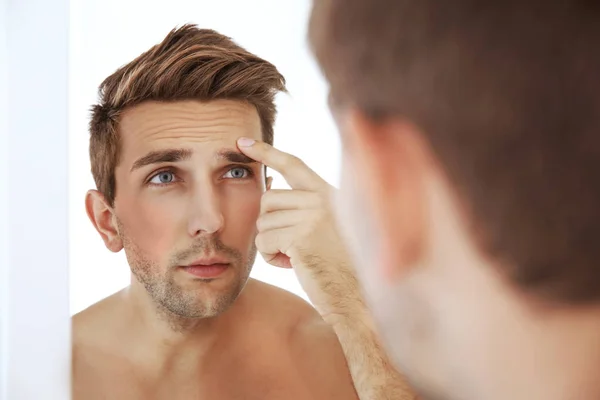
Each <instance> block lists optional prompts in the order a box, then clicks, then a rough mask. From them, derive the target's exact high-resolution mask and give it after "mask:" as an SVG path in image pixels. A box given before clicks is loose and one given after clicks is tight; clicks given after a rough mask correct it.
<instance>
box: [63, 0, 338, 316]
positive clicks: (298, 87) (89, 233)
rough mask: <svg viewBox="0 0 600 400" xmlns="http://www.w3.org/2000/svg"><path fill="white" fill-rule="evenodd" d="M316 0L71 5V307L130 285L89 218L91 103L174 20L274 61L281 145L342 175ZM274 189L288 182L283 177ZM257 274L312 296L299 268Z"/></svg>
mask: <svg viewBox="0 0 600 400" xmlns="http://www.w3.org/2000/svg"><path fill="white" fill-rule="evenodd" d="M309 7H310V0H294V1H283V0H262V1H260V0H253V1H245V0H238V1H232V0H228V1H225V0H218V1H217V0H210V1H204V0H171V1H147V0H102V1H101V0H84V1H76V0H73V1H72V2H71V26H70V28H71V32H70V39H71V43H70V74H69V88H70V89H69V96H70V107H69V112H70V116H69V128H70V133H69V135H70V136H69V146H70V148H69V164H70V169H69V185H70V188H69V203H70V209H69V232H70V253H69V261H70V271H71V272H70V279H71V282H70V294H71V299H70V307H71V313H72V314H74V313H76V312H79V311H81V310H83V309H85V308H86V307H88V306H89V305H91V304H93V303H95V302H97V301H99V300H101V299H102V298H104V297H106V296H108V295H110V294H112V293H113V292H115V291H117V290H119V289H121V288H123V287H125V286H126V285H127V284H128V283H129V279H130V273H129V267H128V265H127V262H126V260H125V256H124V254H123V253H122V252H121V253H119V254H113V253H111V252H110V251H109V250H107V249H106V248H105V247H104V244H103V242H102V240H101V239H100V236H99V235H98V234H97V233H96V231H95V230H94V228H93V227H92V224H91V223H90V222H89V220H88V218H87V216H86V214H85V209H84V196H85V193H86V191H87V190H88V189H90V188H94V187H95V186H94V182H93V179H92V175H91V173H90V164H89V156H88V127H87V124H88V121H89V108H90V106H91V104H93V103H94V102H95V101H96V100H97V87H98V85H99V84H100V83H101V82H102V80H103V79H104V78H106V77H107V76H108V75H110V74H111V73H112V72H113V71H115V70H116V69H117V68H118V67H119V66H121V65H123V64H125V63H127V62H129V61H130V60H132V59H133V58H135V57H137V56H138V55H139V54H140V53H142V52H144V51H146V50H147V49H149V48H150V47H151V46H152V45H154V44H156V43H158V42H160V41H161V40H162V39H163V38H164V36H165V35H166V34H167V33H168V32H169V31H170V30H171V29H173V28H174V27H176V26H180V25H182V24H184V23H188V22H189V23H195V24H198V25H199V26H200V27H202V28H211V29H215V30H217V31H219V32H220V33H223V34H225V35H227V36H230V37H232V38H233V39H234V40H235V41H236V42H238V44H240V45H242V46H244V47H246V49H248V50H249V51H251V52H253V53H255V54H257V55H259V56H261V57H263V58H265V59H267V60H268V61H270V62H272V63H273V64H275V65H276V66H277V67H278V68H279V70H280V71H281V72H282V73H283V75H284V76H285V77H286V79H287V86H288V90H289V91H290V95H289V96H288V95H280V96H279V97H278V100H277V106H278V109H279V117H278V119H277V123H276V127H275V144H276V146H277V147H278V148H280V149H281V150H283V151H287V152H290V153H293V154H294V155H296V156H298V157H300V158H301V159H303V160H304V161H305V162H306V163H307V164H308V165H309V166H311V167H312V168H313V169H314V170H316V171H317V172H318V173H319V174H320V175H321V176H322V177H323V178H325V179H326V180H327V181H329V182H330V183H334V184H336V183H337V181H338V174H339V170H338V165H339V146H338V139H337V136H336V133H335V128H334V125H333V121H332V120H331V117H330V116H329V112H328V109H327V107H326V90H327V89H326V85H325V83H324V81H323V79H322V77H321V75H320V73H319V71H318V69H317V67H316V65H315V63H314V61H313V60H312V58H311V55H310V52H309V49H308V47H307V40H306V28H307V20H308V13H309ZM274 176H275V182H274V187H276V188H280V187H285V182H284V181H283V179H282V178H281V177H280V176H278V175H276V174H274ZM252 276H253V277H255V278H257V279H261V280H263V281H266V282H269V283H272V284H275V285H277V286H280V287H283V288H285V289H288V290H290V291H292V292H294V293H297V294H299V295H300V296H302V297H304V298H306V297H305V295H304V293H303V292H302V289H301V288H300V286H299V284H298V283H297V281H296V279H295V276H294V275H293V271H290V270H281V269H277V268H275V267H271V266H269V265H268V264H266V263H265V262H264V261H263V260H262V258H261V257H260V256H258V257H257V262H256V264H255V266H254V270H253V273H252Z"/></svg>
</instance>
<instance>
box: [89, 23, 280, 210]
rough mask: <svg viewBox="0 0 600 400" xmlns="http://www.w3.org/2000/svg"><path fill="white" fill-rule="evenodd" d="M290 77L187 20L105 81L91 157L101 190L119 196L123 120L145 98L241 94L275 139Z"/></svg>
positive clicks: (208, 98) (94, 113)
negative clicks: (279, 103)
mask: <svg viewBox="0 0 600 400" xmlns="http://www.w3.org/2000/svg"><path fill="white" fill-rule="evenodd" d="M280 91H285V79H284V78H283V76H282V75H281V74H280V73H279V71H278V70H277V68H276V67H275V66H274V65H273V64H271V63H269V62H268V61H266V60H264V59H262V58H260V57H258V56H256V55H254V54H252V53H250V52H248V51H247V50H245V49H244V48H242V47H240V46H238V45H237V44H236V43H234V42H233V41H232V40H231V39H230V38H228V37H227V36H224V35H222V34H219V33H218V32H215V31H213V30H209V29H199V28H198V27H196V26H194V25H184V26H182V27H180V28H177V29H174V30H173V31H171V32H170V33H169V34H168V35H167V36H166V37H165V39H164V40H163V41H162V42H161V43H159V44H157V45H156V46H153V47H152V48H151V49H150V50H148V51H146V52H145V53H143V54H142V55H140V56H139V57H137V58H136V59H134V60H133V61H131V62H129V63H128V64H126V65H124V66H123V67H121V68H119V69H118V70H117V71H116V72H114V73H113V74H112V75H110V76H109V77H108V78H106V79H105V80H104V82H102V84H101V85H100V88H99V97H100V98H99V102H98V104H97V105H95V106H93V108H92V120H91V122H90V133H91V138H90V158H91V164H92V174H93V176H94V179H95V181H96V186H97V187H98V190H99V191H100V192H102V193H103V194H104V196H105V197H106V198H107V200H108V201H109V203H111V204H112V203H113V202H114V197H115V187H116V185H115V178H114V168H115V166H116V165H117V163H118V159H119V135H118V123H119V117H120V115H121V114H122V113H123V112H124V111H125V110H126V109H128V108H130V107H133V106H136V105H138V104H140V103H143V102H145V101H163V102H170V101H178V100H198V101H211V100H220V99H228V100H239V101H243V102H247V103H249V104H251V105H253V106H254V107H256V110H257V111H258V115H259V118H260V121H261V125H262V130H263V139H264V140H265V141H266V142H267V143H270V144H272V143H273V124H274V121H275V113H276V110H275V95H276V94H277V93H278V92H280Z"/></svg>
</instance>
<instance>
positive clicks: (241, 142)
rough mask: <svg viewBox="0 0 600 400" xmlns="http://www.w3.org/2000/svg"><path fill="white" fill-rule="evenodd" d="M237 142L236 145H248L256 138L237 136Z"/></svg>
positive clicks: (254, 141)
mask: <svg viewBox="0 0 600 400" xmlns="http://www.w3.org/2000/svg"><path fill="white" fill-rule="evenodd" d="M237 142H238V145H240V146H242V147H250V146H252V145H253V144H254V143H256V140H254V139H249V138H245V137H243V138H239V139H238V141H237Z"/></svg>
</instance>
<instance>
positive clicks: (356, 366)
mask: <svg viewBox="0 0 600 400" xmlns="http://www.w3.org/2000/svg"><path fill="white" fill-rule="evenodd" d="M350 315H352V316H339V315H338V316H335V317H332V316H330V317H329V318H328V323H329V324H330V325H331V327H332V328H333V330H334V332H335V334H336V335H337V337H338V340H339V342H340V345H341V347H342V349H343V351H344V354H345V356H346V360H347V362H348V367H349V369H350V373H351V375H352V379H353V381H354V387H355V388H356V391H357V392H358V394H359V397H360V398H361V399H362V400H392V399H394V400H416V399H417V396H416V394H414V392H413V391H412V390H411V388H410V387H409V386H408V384H407V383H406V381H405V380H404V378H403V377H402V375H401V374H400V373H399V372H398V371H397V370H396V369H395V368H394V367H393V366H392V364H391V362H390V360H389V359H388V357H387V355H386V353H385V351H384V350H383V348H382V347H381V344H380V343H379V339H378V337H377V335H376V334H375V330H374V329H373V327H372V323H371V321H370V316H369V315H368V313H367V312H366V310H365V309H364V306H357V307H356V310H355V311H354V312H353V313H352V314H350Z"/></svg>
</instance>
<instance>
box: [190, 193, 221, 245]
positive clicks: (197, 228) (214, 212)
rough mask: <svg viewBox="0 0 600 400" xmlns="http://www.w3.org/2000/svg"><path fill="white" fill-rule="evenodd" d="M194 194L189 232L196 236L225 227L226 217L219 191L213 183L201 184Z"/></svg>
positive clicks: (211, 232) (215, 231)
mask: <svg viewBox="0 0 600 400" xmlns="http://www.w3.org/2000/svg"><path fill="white" fill-rule="evenodd" d="M199 186H200V187H199V188H198V189H197V190H196V191H195V192H194V193H193V194H192V200H191V207H190V208H191V212H190V219H189V223H188V233H189V234H190V236H192V237H194V236H197V235H201V234H213V233H217V232H219V231H220V230H221V229H222V228H223V224H224V219H223V213H222V211H221V204H220V203H221V202H220V198H219V193H218V191H217V190H216V189H215V188H214V187H213V186H212V185H199Z"/></svg>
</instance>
